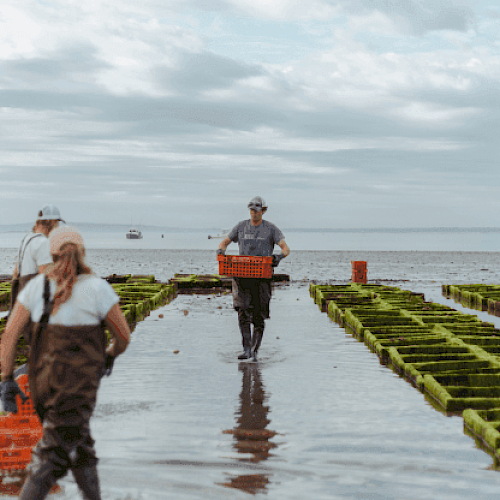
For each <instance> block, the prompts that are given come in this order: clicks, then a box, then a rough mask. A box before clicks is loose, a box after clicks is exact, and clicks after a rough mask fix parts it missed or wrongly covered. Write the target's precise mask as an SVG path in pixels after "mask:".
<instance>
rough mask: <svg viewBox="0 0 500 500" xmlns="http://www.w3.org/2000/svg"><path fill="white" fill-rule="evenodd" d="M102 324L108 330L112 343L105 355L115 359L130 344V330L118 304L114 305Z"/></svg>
mask: <svg viewBox="0 0 500 500" xmlns="http://www.w3.org/2000/svg"><path fill="white" fill-rule="evenodd" d="M104 323H105V324H106V326H107V327H108V328H109V331H110V333H111V336H112V337H113V343H112V344H111V345H110V346H109V347H108V349H107V351H106V354H108V355H110V356H112V357H113V358H116V357H117V356H119V355H120V354H121V353H122V352H123V351H124V350H125V349H126V348H127V345H128V343H129V342H130V328H129V326H128V323H127V320H126V319H125V316H124V315H123V313H122V310H121V309H120V306H119V305H118V304H115V305H114V306H113V307H112V308H111V309H110V310H109V312H108V314H107V315H106V318H105V319H104Z"/></svg>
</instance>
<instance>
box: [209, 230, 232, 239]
mask: <svg viewBox="0 0 500 500" xmlns="http://www.w3.org/2000/svg"><path fill="white" fill-rule="evenodd" d="M227 233H229V231H225V230H222V231H221V232H220V233H219V234H216V235H215V236H212V235H210V234H209V235H208V239H209V240H211V239H212V238H225V237H226V236H227Z"/></svg>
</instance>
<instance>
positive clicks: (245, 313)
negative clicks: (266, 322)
mask: <svg viewBox="0 0 500 500" xmlns="http://www.w3.org/2000/svg"><path fill="white" fill-rule="evenodd" d="M247 281H248V280H245V279H244V278H233V307H234V308H235V309H236V311H237V312H238V326H239V328H240V333H241V340H242V343H243V354H240V355H239V356H238V359H249V358H251V355H252V353H251V339H252V309H253V306H252V304H251V299H252V295H251V292H250V289H249V287H248V283H247Z"/></svg>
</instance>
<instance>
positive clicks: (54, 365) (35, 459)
mask: <svg viewBox="0 0 500 500" xmlns="http://www.w3.org/2000/svg"><path fill="white" fill-rule="evenodd" d="M49 243H50V252H51V254H52V257H53V260H54V268H53V269H52V271H51V272H50V273H49V274H48V276H45V275H43V274H41V275H40V276H37V277H35V278H34V279H32V280H31V281H30V282H29V283H28V285H27V286H26V287H25V288H24V289H23V290H22V292H21V293H20V294H19V296H18V300H17V302H16V304H15V306H14V309H13V311H12V314H11V316H10V318H9V321H8V323H7V326H6V329H5V332H4V334H3V336H2V345H1V349H2V350H1V361H2V384H1V386H2V387H1V389H2V403H3V405H4V410H6V411H13V412H14V413H16V412H17V405H16V400H15V396H16V394H19V393H20V389H19V386H18V385H17V383H16V382H15V380H13V376H12V373H13V369H14V357H15V351H16V345H17V341H18V338H19V335H20V333H21V331H22V328H23V326H24V325H25V324H27V323H28V321H29V320H30V318H31V320H32V321H33V323H34V326H33V335H32V339H31V344H30V358H29V383H30V391H31V396H32V399H33V404H34V406H35V408H36V411H37V413H38V415H39V417H40V419H41V421H42V424H43V435H42V438H41V439H40V441H39V442H38V443H37V445H36V446H35V448H34V449H33V452H32V457H31V463H30V464H29V466H28V468H27V471H28V475H27V478H26V482H25V484H24V486H23V489H22V490H21V494H20V496H19V498H20V499H21V500H28V499H29V500H42V499H44V498H45V497H46V496H47V494H48V492H49V491H50V489H51V487H52V486H53V485H54V484H55V483H56V481H57V480H58V479H59V478H61V477H63V476H64V475H65V474H66V473H67V471H68V469H71V471H72V473H73V476H74V478H75V481H76V483H77V485H78V487H79V489H80V491H81V492H82V493H83V496H84V498H85V499H86V500H99V499H100V498H101V496H100V488H99V479H98V476H97V460H98V459H97V457H96V454H95V450H94V441H93V439H92V437H91V435H90V427H89V420H90V417H91V415H92V412H93V410H94V406H95V403H96V397H97V390H98V388H99V383H100V379H101V377H102V376H103V375H104V374H106V375H109V374H110V373H111V370H112V368H113V361H114V359H115V357H116V356H118V355H120V354H121V353H122V352H123V351H124V350H125V349H126V347H127V344H128V342H129V339H130V330H129V327H128V324H127V322H126V320H125V318H124V316H123V314H122V312H121V310H120V307H119V305H118V302H119V298H118V296H117V295H116V293H115V292H114V290H113V288H112V287H111V285H109V284H108V283H107V282H106V281H105V280H103V279H101V278H98V277H97V276H95V275H93V274H92V273H91V270H90V269H89V268H88V267H87V266H86V264H85V263H84V260H83V258H84V253H85V249H84V247H83V240H82V237H81V236H80V234H79V233H78V231H77V230H76V229H75V228H72V227H68V226H62V227H60V228H57V229H55V230H54V231H53V232H52V233H51V235H50V238H49ZM105 326H107V327H108V328H109V331H110V332H111V335H112V338H113V343H112V344H111V345H110V347H108V348H107V349H106V335H105V331H104V327H105Z"/></svg>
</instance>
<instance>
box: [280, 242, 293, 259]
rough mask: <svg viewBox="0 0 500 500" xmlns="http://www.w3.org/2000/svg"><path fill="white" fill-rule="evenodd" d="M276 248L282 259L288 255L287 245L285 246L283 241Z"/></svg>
mask: <svg viewBox="0 0 500 500" xmlns="http://www.w3.org/2000/svg"><path fill="white" fill-rule="evenodd" d="M278 246H279V247H280V248H281V253H282V254H283V258H285V257H287V256H288V255H290V249H289V248H288V245H287V244H286V242H285V240H281V241H280V242H279V243H278Z"/></svg>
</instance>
